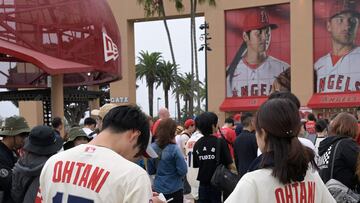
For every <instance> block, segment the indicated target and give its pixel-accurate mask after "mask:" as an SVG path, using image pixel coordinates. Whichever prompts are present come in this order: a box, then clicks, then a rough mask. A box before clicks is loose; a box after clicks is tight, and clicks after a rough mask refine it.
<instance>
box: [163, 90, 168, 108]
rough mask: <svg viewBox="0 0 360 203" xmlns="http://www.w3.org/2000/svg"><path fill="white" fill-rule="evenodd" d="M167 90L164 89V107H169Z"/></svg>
mask: <svg viewBox="0 0 360 203" xmlns="http://www.w3.org/2000/svg"><path fill="white" fill-rule="evenodd" d="M168 92H169V90H165V89H164V97H165V107H166V108H167V109H169V93H168Z"/></svg>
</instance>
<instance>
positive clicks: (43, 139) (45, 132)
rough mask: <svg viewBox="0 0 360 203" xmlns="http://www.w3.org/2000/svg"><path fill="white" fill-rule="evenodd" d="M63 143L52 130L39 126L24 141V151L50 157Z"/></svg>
mask: <svg viewBox="0 0 360 203" xmlns="http://www.w3.org/2000/svg"><path fill="white" fill-rule="evenodd" d="M62 144H63V141H62V139H61V137H59V136H57V134H56V132H55V130H54V129H52V128H50V127H49V126H45V125H39V126H36V127H34V128H33V129H32V130H31V131H30V134H29V137H27V138H26V139H25V145H24V149H25V150H26V151H29V152H32V153H34V154H38V155H52V154H55V153H56V152H58V151H59V150H60V149H61V147H62Z"/></svg>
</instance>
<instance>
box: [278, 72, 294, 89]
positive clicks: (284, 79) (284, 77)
mask: <svg viewBox="0 0 360 203" xmlns="http://www.w3.org/2000/svg"><path fill="white" fill-rule="evenodd" d="M275 81H276V82H277V83H278V84H279V85H280V89H279V90H280V91H291V74H290V68H288V69H286V70H284V71H283V72H282V73H280V74H279V76H277V77H275Z"/></svg>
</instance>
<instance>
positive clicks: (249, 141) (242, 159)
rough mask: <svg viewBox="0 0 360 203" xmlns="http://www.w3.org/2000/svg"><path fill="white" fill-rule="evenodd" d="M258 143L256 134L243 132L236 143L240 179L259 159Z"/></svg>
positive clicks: (235, 151)
mask: <svg viewBox="0 0 360 203" xmlns="http://www.w3.org/2000/svg"><path fill="white" fill-rule="evenodd" d="M257 149H258V146H257V143H256V137H255V133H252V132H249V131H248V130H243V131H242V132H241V133H240V135H239V136H238V137H237V138H236V140H235V142H234V156H235V164H236V168H237V171H238V174H239V176H240V177H242V176H243V175H244V174H245V173H246V172H247V171H248V169H249V166H250V164H251V163H252V162H253V161H254V160H255V159H256V157H257Z"/></svg>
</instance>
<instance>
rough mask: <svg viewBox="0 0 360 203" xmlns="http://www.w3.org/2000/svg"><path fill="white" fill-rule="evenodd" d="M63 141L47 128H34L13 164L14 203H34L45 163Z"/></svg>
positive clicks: (12, 192)
mask: <svg viewBox="0 0 360 203" xmlns="http://www.w3.org/2000/svg"><path fill="white" fill-rule="evenodd" d="M62 144H63V141H62V139H61V137H60V136H57V134H56V132H55V130H53V129H52V128H50V127H48V126H36V127H34V128H33V129H32V130H31V131H30V134H29V137H28V138H26V140H25V145H24V150H25V154H24V156H22V157H21V158H20V159H19V160H18V162H17V163H16V164H15V166H14V169H13V176H12V187H11V197H12V199H13V200H14V202H15V203H22V202H24V203H27V202H34V201H35V198H36V195H37V193H38V189H39V177H40V173H41V170H42V168H43V166H44V164H45V162H46V161H47V160H48V159H49V158H50V157H51V156H52V155H54V154H56V153H57V152H58V151H59V150H60V149H61V147H62Z"/></svg>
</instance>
